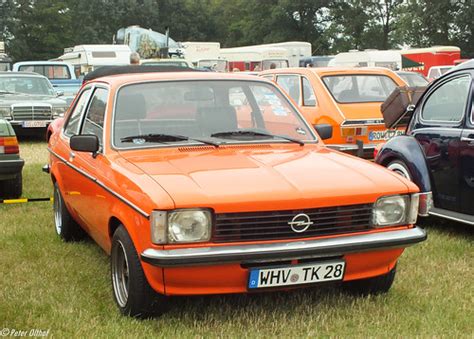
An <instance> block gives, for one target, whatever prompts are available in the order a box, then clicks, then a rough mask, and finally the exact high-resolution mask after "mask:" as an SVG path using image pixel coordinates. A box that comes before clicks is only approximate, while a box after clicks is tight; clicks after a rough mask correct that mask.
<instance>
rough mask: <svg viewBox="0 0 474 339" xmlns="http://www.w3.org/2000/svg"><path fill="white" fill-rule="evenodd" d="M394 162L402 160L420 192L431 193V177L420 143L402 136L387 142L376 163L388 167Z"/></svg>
mask: <svg viewBox="0 0 474 339" xmlns="http://www.w3.org/2000/svg"><path fill="white" fill-rule="evenodd" d="M394 160H400V161H403V162H404V163H405V165H406V166H407V167H408V169H409V171H410V174H411V176H412V179H413V182H414V183H415V184H416V185H417V186H418V187H419V188H420V192H431V191H432V187H431V176H430V171H429V170H428V165H427V163H426V158H425V153H424V152H423V149H422V148H421V146H420V144H419V143H418V141H417V140H416V139H415V138H414V137H412V136H410V135H400V136H397V137H394V138H392V139H390V140H389V141H387V142H386V143H385V144H384V145H383V146H382V148H381V149H380V151H379V152H378V153H377V156H376V157H375V162H376V163H377V164H379V165H382V166H387V165H388V164H389V163H390V162H392V161H394Z"/></svg>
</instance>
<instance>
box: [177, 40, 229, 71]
mask: <svg viewBox="0 0 474 339" xmlns="http://www.w3.org/2000/svg"><path fill="white" fill-rule="evenodd" d="M180 44H181V48H180V49H179V51H180V53H181V55H182V56H183V57H184V59H185V60H186V61H187V62H189V63H191V64H192V65H193V66H195V67H205V68H210V69H212V70H215V71H219V72H226V71H227V61H226V60H224V59H221V58H219V53H220V49H221V44H220V43H218V42H194V41H187V42H182V43H180Z"/></svg>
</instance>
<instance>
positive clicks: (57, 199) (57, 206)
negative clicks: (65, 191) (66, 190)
mask: <svg viewBox="0 0 474 339" xmlns="http://www.w3.org/2000/svg"><path fill="white" fill-rule="evenodd" d="M62 204H63V203H62V201H61V196H60V194H59V189H58V188H56V189H55V190H54V203H53V208H54V226H55V228H56V233H57V234H58V235H60V234H61V228H62V226H63V218H62V215H61V208H62Z"/></svg>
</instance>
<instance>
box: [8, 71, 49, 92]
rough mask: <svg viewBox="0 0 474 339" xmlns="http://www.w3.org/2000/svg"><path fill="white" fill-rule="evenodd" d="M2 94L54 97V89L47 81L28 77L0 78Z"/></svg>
mask: <svg viewBox="0 0 474 339" xmlns="http://www.w3.org/2000/svg"><path fill="white" fill-rule="evenodd" d="M2 92H7V93H23V94H32V95H54V89H53V87H52V86H51V84H50V83H49V81H48V80H47V79H45V78H40V77H27V76H2V77H0V94H1V93H2Z"/></svg>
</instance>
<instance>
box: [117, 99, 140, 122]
mask: <svg viewBox="0 0 474 339" xmlns="http://www.w3.org/2000/svg"><path fill="white" fill-rule="evenodd" d="M115 114H116V119H117V120H140V119H144V118H146V114H147V109H146V102H145V97H144V96H143V94H122V95H119V97H118V99H117V108H116V111H115Z"/></svg>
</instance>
